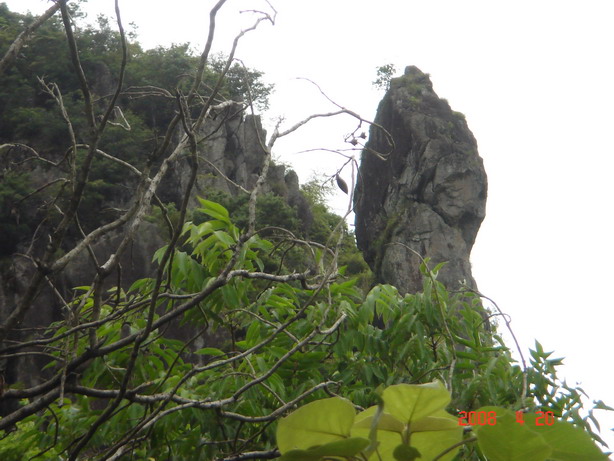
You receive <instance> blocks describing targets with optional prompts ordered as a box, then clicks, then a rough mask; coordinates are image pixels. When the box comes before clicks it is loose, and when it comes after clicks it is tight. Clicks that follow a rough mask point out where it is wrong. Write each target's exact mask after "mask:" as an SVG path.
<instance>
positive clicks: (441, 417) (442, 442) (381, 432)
mask: <svg viewBox="0 0 614 461" xmlns="http://www.w3.org/2000/svg"><path fill="white" fill-rule="evenodd" d="M376 410H377V407H370V408H368V409H367V410H365V411H363V412H361V413H359V414H358V415H356V423H355V424H354V426H353V428H352V436H353V437H365V438H366V437H368V434H369V429H370V424H369V423H370V422H371V421H373V417H374V414H375V411H376ZM399 423H400V421H399V420H398V419H396V418H394V417H393V416H391V415H390V414H387V413H383V414H382V415H381V417H380V420H379V424H378V431H377V440H378V442H379V446H378V449H377V452H379V455H380V456H381V459H382V460H392V459H394V454H393V453H394V450H395V448H397V446H398V445H399V444H401V443H402V440H403V439H402V433H403V430H404V429H405V427H406V426H405V425H403V424H400V425H399ZM411 429H412V433H411V436H410V445H411V446H412V447H414V448H416V449H417V450H418V451H419V452H420V453H421V454H422V458H420V459H421V460H422V459H423V460H425V461H426V460H430V459H433V458H434V457H435V456H438V455H440V454H441V453H442V452H443V451H444V450H446V449H448V448H449V447H451V446H452V445H454V444H456V443H458V442H460V441H461V440H462V437H463V428H462V427H460V426H459V425H458V418H455V417H454V416H452V415H451V414H449V413H447V412H446V411H445V410H439V411H436V412H435V413H433V415H432V416H427V417H425V418H423V419H421V420H419V421H416V422H415V423H412V425H411ZM415 430H417V431H419V432H414V431H415ZM457 452H458V449H456V450H453V451H451V452H450V453H447V454H446V455H444V456H443V457H441V458H440V459H441V461H450V460H452V459H453V458H454V456H456V453H457ZM369 460H370V461H379V458H378V455H377V453H374V454H372V455H371V456H370V457H369Z"/></svg>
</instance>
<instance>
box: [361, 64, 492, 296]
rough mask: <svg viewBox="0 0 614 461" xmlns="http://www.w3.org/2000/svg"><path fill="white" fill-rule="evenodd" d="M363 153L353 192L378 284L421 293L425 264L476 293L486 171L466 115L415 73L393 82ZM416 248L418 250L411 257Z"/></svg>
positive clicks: (408, 72) (447, 282) (363, 243)
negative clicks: (475, 252) (423, 260)
mask: <svg viewBox="0 0 614 461" xmlns="http://www.w3.org/2000/svg"><path fill="white" fill-rule="evenodd" d="M375 122H376V123H377V124H379V125H381V126H383V127H384V128H385V129H386V130H388V132H389V133H390V134H391V135H392V137H393V139H394V148H393V150H392V152H390V154H389V156H388V157H387V159H386V160H385V161H383V160H381V159H380V158H378V157H377V156H375V155H373V154H372V153H370V152H369V149H371V150H374V151H376V152H380V153H385V152H389V151H390V148H391V146H390V145H389V142H388V141H387V138H386V137H385V136H384V133H383V132H382V131H381V130H380V129H378V128H376V127H372V128H371V132H370V136H369V140H368V143H367V145H366V149H365V150H364V152H363V154H362V160H361V166H360V173H359V175H358V178H359V179H358V183H357V187H356V194H355V211H356V240H357V243H358V247H359V248H360V249H361V250H362V251H363V254H364V257H365V260H366V261H367V263H368V264H369V265H370V266H371V268H372V270H373V272H374V273H375V275H376V278H377V281H378V282H381V283H389V284H391V285H394V286H396V287H397V288H398V289H399V291H400V292H402V293H415V292H417V291H420V290H421V289H422V277H421V275H420V271H419V267H420V258H419V257H418V256H417V255H416V254H415V253H414V251H415V252H416V253H417V254H419V255H420V256H421V257H428V258H430V260H431V264H430V266H431V267H433V266H434V265H435V264H437V263H440V262H444V261H446V262H447V264H446V265H445V266H444V267H443V268H442V269H441V271H440V272H439V277H438V279H439V280H440V281H442V282H443V283H444V284H445V285H446V286H447V287H448V288H449V289H455V288H458V287H459V286H460V284H461V283H462V282H463V281H465V282H466V283H467V284H468V285H469V286H471V287H475V280H474V279H473V277H472V275H471V264H470V262H469V257H470V253H471V248H472V247H473V243H474V241H475V238H476V234H477V232H478V229H479V228H480V224H481V223H482V220H483V219H484V215H485V207H486V193H487V180H486V173H485V171H484V167H483V164H482V159H481V158H480V156H479V154H478V150H477V143H476V141H475V138H474V137H473V134H472V133H471V131H470V130H469V128H468V127H467V122H466V121H465V118H464V116H463V115H462V114H460V113H457V112H453V111H452V110H451V109H450V106H449V104H448V102H447V101H446V100H444V99H440V98H439V97H438V96H437V94H436V93H435V92H434V91H433V85H432V83H431V81H430V79H429V76H428V74H424V73H423V72H421V71H420V70H419V69H418V68H417V67H414V66H410V67H407V68H406V69H405V75H404V76H402V77H400V78H396V79H393V80H392V81H391V85H390V89H389V90H388V92H387V93H386V95H385V96H384V99H383V100H382V101H381V103H380V105H379V108H378V110H377V116H376V118H375ZM412 250H413V251H412Z"/></svg>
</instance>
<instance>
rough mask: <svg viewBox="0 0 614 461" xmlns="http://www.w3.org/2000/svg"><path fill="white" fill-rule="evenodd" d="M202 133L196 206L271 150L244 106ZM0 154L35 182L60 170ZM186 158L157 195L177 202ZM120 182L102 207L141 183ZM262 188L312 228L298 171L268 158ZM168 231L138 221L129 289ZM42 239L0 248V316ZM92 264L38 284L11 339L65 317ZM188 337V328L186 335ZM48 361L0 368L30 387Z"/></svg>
mask: <svg viewBox="0 0 614 461" xmlns="http://www.w3.org/2000/svg"><path fill="white" fill-rule="evenodd" d="M198 137H199V139H201V140H202V142H201V143H200V144H199V149H198V156H199V172H200V174H199V175H198V180H197V182H196V185H195V188H194V190H193V193H192V204H193V205H194V206H197V205H198V201H197V200H196V196H204V197H205V198H206V197H207V193H208V192H210V191H211V190H219V191H223V192H226V193H228V194H231V195H235V194H238V193H244V192H239V191H238V188H237V187H236V186H234V185H233V183H234V184H236V185H238V186H240V187H242V188H244V189H247V190H250V189H252V188H253V187H254V185H255V183H256V180H257V178H258V175H259V174H260V173H261V170H262V164H263V161H264V158H265V155H266V154H265V151H264V150H263V149H262V147H261V142H265V137H266V133H265V131H264V130H263V129H262V126H261V122H260V117H259V116H251V115H248V116H244V114H243V111H242V107H240V105H236V106H231V107H229V108H227V109H226V110H224V111H223V112H220V113H218V114H215V118H212V120H211V121H210V123H207V124H205V128H204V129H203V130H202V132H200V133H198ZM0 154H2V155H0V172H5V171H8V170H10V169H12V168H20V169H21V170H23V171H27V172H28V173H29V177H30V181H31V184H32V186H33V187H40V185H43V184H45V183H48V182H52V181H54V180H56V179H57V178H59V177H61V176H62V174H63V172H62V171H61V170H60V169H58V168H53V167H49V166H48V165H47V164H45V165H43V166H40V164H35V166H29V165H32V163H27V162H25V161H24V159H26V158H27V157H29V156H30V154H29V152H27V151H25V150H23V149H21V150H20V149H13V150H12V151H10V152H8V151H5V152H4V153H0ZM9 154H10V155H9ZM189 162H190V161H189V157H188V156H187V155H184V156H180V157H179V159H178V160H177V161H176V162H175V163H174V165H173V167H172V168H170V170H169V172H168V173H167V176H166V177H165V179H164V181H163V183H162V185H161V187H160V188H159V194H158V196H159V197H160V198H161V199H162V201H163V202H167V203H168V202H174V203H175V204H176V205H177V206H178V205H179V204H180V201H181V197H182V196H183V194H184V192H185V190H186V185H187V179H188V178H189V176H190V164H189ZM231 181H232V182H231ZM123 187H124V190H125V192H124V193H123V194H121V196H117V197H115V198H114V202H112V203H109V202H105V203H97V204H96V205H97V208H98V209H100V210H102V209H109V208H111V209H112V208H127V207H128V206H129V204H130V200H131V197H132V194H133V193H134V188H135V187H136V183H135V182H134V181H133V180H131V179H130V178H128V179H126V181H125V183H124V184H123ZM263 192H264V193H269V192H270V193H274V194H276V195H278V196H281V197H282V198H283V199H284V200H285V201H286V202H287V203H288V204H289V205H291V206H293V207H295V208H296V209H297V212H298V215H299V217H300V218H301V219H302V220H303V223H304V225H305V227H308V224H309V223H308V221H309V219H310V217H311V212H310V208H309V205H308V203H307V201H306V199H305V198H304V197H303V196H302V194H301V193H300V191H299V182H298V177H297V175H296V173H295V172H294V171H291V170H289V171H286V168H285V167H284V166H283V165H274V164H273V165H271V167H270V168H269V174H268V176H267V180H266V182H265V183H264V186H263ZM24 213H25V211H24ZM33 219H34V218H33ZM84 224H86V225H87V224H88V223H84ZM41 229H42V230H40V229H39V233H40V234H43V235H44V231H46V230H45V228H41ZM124 231H125V230H124V228H120V229H118V230H114V231H111V232H109V233H107V234H105V235H104V236H103V237H102V238H99V239H97V240H96V241H95V243H94V244H93V245H92V246H91V248H92V251H93V253H94V254H95V255H96V258H97V259H98V261H105V260H106V259H107V258H108V257H109V256H110V255H111V253H112V252H113V251H115V249H116V248H117V245H118V244H119V242H120V241H121V239H122V236H123V233H124ZM79 238H80V236H79V235H72V234H71V235H70V236H69V237H68V238H67V240H66V242H65V243H66V247H67V248H70V247H71V246H72V245H74V243H75V240H77V239H79ZM166 238H167V237H166V235H165V229H164V228H163V227H162V226H160V225H157V224H155V223H154V222H149V221H145V222H143V223H141V225H140V228H139V232H137V233H136V236H135V238H134V241H133V242H132V244H131V245H130V247H129V248H128V250H127V251H126V252H125V253H124V255H123V257H122V260H121V279H120V280H121V284H122V286H123V287H124V288H127V287H129V286H130V285H131V284H132V283H133V282H134V281H136V280H138V279H139V278H143V277H151V276H154V275H155V265H154V264H153V263H152V256H153V254H154V252H155V251H156V250H157V249H158V248H160V247H162V246H163V245H164V244H165V242H166ZM45 242H46V240H44V239H40V238H39V239H36V238H33V237H32V235H23V236H22V238H21V240H20V241H19V242H17V243H15V245H11V248H10V250H11V251H10V253H9V254H8V255H3V254H0V319H6V318H7V317H8V316H9V314H10V313H11V312H12V310H13V309H14V306H16V305H18V304H19V302H20V300H21V299H22V295H23V293H24V291H25V287H26V285H27V283H28V281H29V280H30V278H31V277H32V274H33V273H34V272H35V268H34V265H33V264H32V259H33V258H36V257H38V255H39V254H40V253H41V249H42V248H41V247H42V246H43V245H44V244H45ZM24 255H26V256H24ZM95 270H96V269H95V267H94V264H93V263H92V261H91V258H90V255H89V254H88V253H87V252H86V251H83V252H82V253H80V254H79V255H78V257H77V258H75V259H74V260H73V261H72V262H71V263H70V264H69V265H68V266H67V267H66V268H65V269H64V270H63V271H62V272H61V273H60V274H58V275H57V276H55V277H54V278H53V283H54V289H51V288H50V287H49V286H47V287H45V288H44V289H42V290H41V292H40V293H39V294H38V296H37V299H36V301H35V302H34V306H33V309H32V310H35V311H36V313H37V314H36V315H28V316H26V318H25V319H24V321H23V323H22V324H20V325H19V327H20V330H19V331H18V332H16V333H14V334H13V335H12V336H11V338H10V339H11V340H13V341H23V340H25V339H28V338H29V337H30V333H29V331H30V330H28V329H35V328H41V327H46V326H48V325H49V324H51V323H52V322H54V321H57V320H60V319H61V318H62V297H63V298H64V299H71V297H72V288H73V287H76V286H83V285H89V284H91V281H92V279H93V277H94V275H95ZM119 277H120V273H118V275H117V277H115V276H112V277H110V278H109V280H108V281H109V283H117V280H118V278H119ZM166 333H167V334H169V336H173V335H174V336H176V337H181V335H182V333H181V331H180V329H174V330H171V331H167V332H166ZM184 336H191V335H187V334H185V335H184ZM0 346H2V344H0ZM196 346H198V344H197V345H196ZM200 347H202V345H201V346H200ZM0 348H1V347H0ZM46 360H47V359H45V358H41V357H40V356H26V357H25V358H15V359H9V360H8V361H0V373H2V372H3V373H4V376H5V379H7V381H8V382H11V383H13V382H22V383H24V384H25V385H27V386H31V385H35V384H37V383H38V382H39V381H40V380H41V379H42V378H43V377H42V376H41V374H40V373H39V370H40V369H41V368H42V367H43V366H44V364H45V363H46ZM1 413H2V411H1V408H0V414H1Z"/></svg>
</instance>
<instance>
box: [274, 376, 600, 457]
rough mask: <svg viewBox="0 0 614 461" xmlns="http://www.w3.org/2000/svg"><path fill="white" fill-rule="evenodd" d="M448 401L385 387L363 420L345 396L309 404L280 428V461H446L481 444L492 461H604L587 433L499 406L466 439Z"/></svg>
mask: <svg viewBox="0 0 614 461" xmlns="http://www.w3.org/2000/svg"><path fill="white" fill-rule="evenodd" d="M449 402H450V393H449V392H448V391H447V390H446V389H445V387H444V386H443V385H442V384H441V383H440V382H433V383H427V384H419V385H409V384H398V385H395V386H390V387H387V388H386V389H384V390H383V392H382V396H381V403H380V404H379V405H377V406H373V407H371V408H368V409H367V410H364V411H362V412H360V413H359V414H358V415H356V414H355V410H354V406H353V405H352V404H351V403H350V402H349V401H347V400H345V399H342V398H340V397H333V398H329V399H323V400H317V401H315V402H311V403H309V404H307V405H305V406H303V407H301V408H299V409H298V410H296V411H295V412H293V413H292V414H290V415H289V416H287V417H285V418H283V419H282V420H280V421H279V424H278V426H277V443H278V445H279V450H280V452H281V453H282V454H283V456H282V457H281V458H280V459H281V460H283V461H298V460H301V461H319V460H326V459H330V458H331V457H341V458H344V459H348V460H349V459H351V460H365V459H372V460H381V461H394V460H397V461H413V460H415V459H418V458H419V459H424V460H431V459H440V460H442V461H443V460H452V459H454V457H455V456H456V455H457V453H458V451H459V450H460V446H461V445H463V444H470V443H474V442H476V441H477V444H478V446H479V449H480V451H481V452H482V453H483V454H484V455H485V456H487V457H488V459H490V460H492V461H514V460H517V461H546V460H558V461H567V460H569V461H572V460H577V459H583V460H585V461H591V460H595V461H598V460H605V459H607V456H606V455H604V454H603V453H602V452H601V451H600V450H599V449H598V448H597V447H596V446H595V444H594V442H593V441H592V440H591V438H590V436H589V435H588V434H587V433H586V432H584V431H583V430H582V429H580V428H579V427H577V426H574V425H572V424H569V423H566V422H563V421H559V420H556V419H554V418H553V417H551V416H550V415H546V417H544V414H543V412H542V414H537V415H529V414H527V415H524V414H522V412H517V414H516V416H514V414H513V413H512V412H510V411H509V410H506V409H505V408H501V407H495V406H489V407H483V408H480V409H479V410H478V411H476V412H474V413H473V414H474V415H475V414H477V415H479V416H477V417H474V421H473V422H472V423H471V424H472V426H473V432H474V434H475V436H474V437H471V438H465V439H464V440H463V430H462V426H467V424H462V423H463V419H462V418H455V417H454V416H453V415H451V414H450V413H448V412H446V411H445V407H446V405H447V404H448V403H449ZM525 418H526V421H525ZM465 422H466V421H465ZM525 424H526V425H525Z"/></svg>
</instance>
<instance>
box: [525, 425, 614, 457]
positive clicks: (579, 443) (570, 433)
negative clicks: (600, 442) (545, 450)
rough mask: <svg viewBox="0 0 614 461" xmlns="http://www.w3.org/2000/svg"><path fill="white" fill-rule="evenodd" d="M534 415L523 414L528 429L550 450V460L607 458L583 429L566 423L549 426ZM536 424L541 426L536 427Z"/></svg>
mask: <svg viewBox="0 0 614 461" xmlns="http://www.w3.org/2000/svg"><path fill="white" fill-rule="evenodd" d="M537 417H538V415H536V414H525V415H524V420H525V421H526V424H527V426H528V427H529V428H531V429H532V430H533V431H534V432H536V433H538V434H539V435H541V436H542V437H543V438H544V440H545V441H546V443H547V444H549V445H550V447H551V448H552V454H551V455H550V459H553V460H557V461H577V460H579V459H581V460H582V461H605V460H607V459H608V457H607V456H606V455H605V454H603V453H602V452H601V450H600V449H599V448H598V447H597V446H596V445H595V442H593V439H591V436H590V435H588V433H587V432H586V431H584V430H583V429H581V428H579V427H577V426H574V425H573V424H571V423H568V422H566V421H559V420H556V419H555V420H554V424H552V425H551V426H549V425H547V424H545V423H544V419H543V418H542V419H539V420H538V419H537ZM536 422H537V423H539V424H543V425H542V426H537V425H536Z"/></svg>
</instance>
